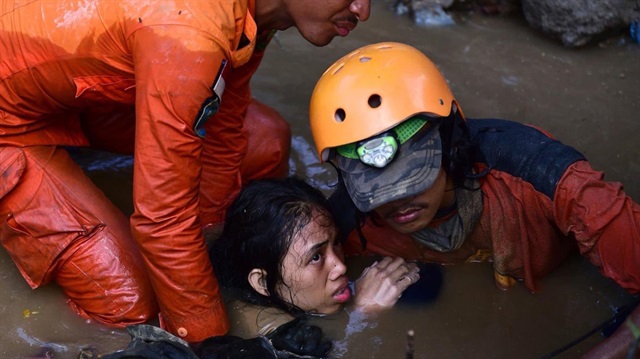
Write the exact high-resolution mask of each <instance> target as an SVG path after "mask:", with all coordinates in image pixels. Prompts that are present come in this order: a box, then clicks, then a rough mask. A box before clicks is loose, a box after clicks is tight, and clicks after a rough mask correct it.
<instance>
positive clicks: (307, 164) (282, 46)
mask: <svg viewBox="0 0 640 359" xmlns="http://www.w3.org/2000/svg"><path fill="white" fill-rule="evenodd" d="M392 4H393V3H392V2H391V1H388V0H373V4H372V16H371V19H370V20H369V21H368V22H366V23H362V24H360V26H359V27H358V29H356V30H355V31H354V32H353V33H352V34H351V35H350V36H349V37H347V38H344V39H336V40H334V42H333V43H332V44H330V45H329V46H327V47H325V48H315V47H313V46H312V45H309V44H308V43H306V42H305V41H304V40H303V39H302V38H301V37H300V36H299V35H298V33H297V31H296V30H295V29H292V30H288V31H284V32H281V33H279V34H278V35H277V37H276V38H275V40H274V42H273V43H272V44H271V45H270V48H269V49H268V51H267V54H266V56H265V59H264V63H263V66H262V67H261V68H260V70H259V71H258V73H257V75H256V76H255V77H254V79H253V83H252V84H253V91H254V96H255V97H256V98H258V99H259V100H261V101H263V102H265V103H267V104H269V105H271V106H273V107H274V108H276V109H278V110H279V111H280V112H281V113H282V114H283V115H284V116H285V118H287V119H288V121H289V122H290V124H291V126H292V132H293V136H294V137H293V152H292V157H291V162H290V163H291V168H292V172H294V173H296V174H298V175H301V176H307V177H309V178H311V179H312V180H313V181H314V182H315V183H316V184H317V185H318V186H320V187H321V188H323V189H324V190H325V191H326V192H327V193H329V191H330V188H331V186H332V184H333V183H334V181H335V175H334V173H333V172H332V170H331V169H330V168H329V167H326V166H324V165H319V164H318V163H317V158H316V154H315V153H314V151H313V149H312V148H313V145H312V140H311V136H310V133H309V129H308V126H307V109H308V102H309V97H310V95H311V91H312V89H313V86H314V84H315V81H316V80H317V79H318V78H319V76H320V75H321V74H322V72H323V71H324V69H325V68H326V67H328V66H329V65H330V64H331V63H332V62H333V61H335V60H336V59H338V58H339V57H341V56H342V55H345V54H346V53H348V52H349V51H351V50H353V49H355V48H357V47H360V46H363V45H365V44H369V43H372V42H379V41H401V42H406V43H409V44H411V45H414V46H416V47H418V48H419V49H421V50H423V51H424V52H425V53H426V54H427V55H428V56H430V57H431V58H432V60H434V62H436V63H437V64H438V66H439V67H440V69H441V70H442V71H443V73H444V74H445V76H446V77H447V78H448V80H449V81H450V84H451V87H452V90H453V92H454V94H455V95H456V97H457V99H458V101H459V102H460V103H461V106H462V108H463V109H464V111H465V114H466V115H467V116H468V117H500V118H507V119H512V120H516V121H519V122H523V123H530V124H534V125H537V126H540V127H543V128H545V129H547V130H549V131H550V132H551V133H552V134H553V135H554V136H555V137H556V138H558V139H560V140H562V141H563V142H565V143H568V144H571V145H573V146H574V147H576V148H577V149H579V150H581V151H583V152H584V153H585V154H586V156H587V158H588V159H589V160H590V161H591V162H592V164H593V166H594V167H595V168H597V169H600V170H603V171H604V172H605V173H606V178H607V179H609V180H612V181H619V182H622V183H624V184H625V189H626V191H627V193H628V194H629V195H630V196H631V197H632V198H633V199H635V200H636V201H639V200H640V146H639V145H638V138H639V137H640V44H634V43H631V40H630V39H629V38H628V37H625V36H620V37H615V38H612V39H610V40H607V41H605V42H602V43H601V44H599V45H596V46H592V47H588V48H583V49H566V48H564V47H562V46H561V45H560V44H558V43H556V42H555V41H553V40H550V39H548V38H546V37H544V36H543V35H540V34H538V33H536V32H535V31H533V30H531V29H530V28H529V27H527V25H526V23H524V20H522V19H521V18H519V17H517V16H509V17H487V16H484V15H481V14H456V16H455V21H456V23H457V24H456V25H454V26H447V27H439V28H420V27H417V26H415V25H414V24H413V23H412V21H411V19H410V18H408V17H407V16H396V15H394V14H393V13H392V12H391V11H390V7H391V5H392ZM83 163H84V165H85V167H86V168H87V170H88V173H89V175H90V176H91V177H92V178H93V179H94V180H95V181H96V182H97V183H98V184H99V186H101V187H102V188H103V189H104V191H105V192H106V193H107V195H108V196H109V197H110V198H112V200H113V201H114V203H116V205H118V206H120V207H121V208H122V209H123V211H125V212H127V213H130V212H131V203H130V194H131V167H130V166H131V162H130V158H127V157H112V156H107V155H93V156H89V157H85V158H84V159H83ZM352 264H353V270H352V272H353V273H357V268H359V267H362V266H363V265H364V263H360V262H358V263H356V262H353V263H352ZM442 275H443V285H442V288H441V289H440V291H439V293H438V296H437V298H436V299H435V300H432V301H429V302H427V303H422V304H419V305H415V304H412V305H408V304H407V305H401V306H399V307H397V308H395V309H394V310H392V311H390V312H388V313H385V314H384V315H381V316H379V317H378V318H375V320H369V321H365V322H362V321H359V320H358V318H350V317H349V316H348V314H347V313H342V314H340V315H338V316H337V317H336V318H334V319H324V320H322V325H323V326H324V327H325V328H327V330H328V333H329V334H330V335H331V336H332V337H333V338H334V339H335V340H336V348H335V351H334V353H333V354H334V356H336V357H343V358H404V356H405V343H406V332H407V330H409V329H412V330H414V331H415V342H414V346H415V357H416V358H429V357H432V358H433V357H439V358H442V357H446V358H467V357H474V358H539V357H541V356H543V355H545V354H547V353H549V352H552V351H553V350H555V349H557V348H559V347H561V346H563V345H564V344H566V343H568V342H570V341H571V340H573V339H575V338H576V337H579V336H581V335H582V334H584V333H586V332H587V331H589V330H590V329H591V328H593V327H595V326H597V325H598V324H600V323H601V322H602V321H604V320H606V319H607V318H609V317H610V316H611V315H613V313H614V310H615V308H616V307H618V306H621V305H624V304H626V303H628V302H629V301H630V300H631V299H632V298H631V296H629V295H628V294H626V293H625V292H624V291H623V290H621V289H620V288H618V287H617V286H616V285H615V284H614V283H612V282H611V281H610V280H608V279H605V278H603V277H602V276H601V275H600V274H599V273H598V272H597V270H596V269H595V268H594V267H593V266H591V265H590V264H589V263H587V262H586V261H585V260H584V259H582V258H581V257H579V256H575V257H572V258H571V259H570V260H569V261H567V262H566V263H565V264H564V265H563V266H562V267H561V268H559V269H558V270H557V271H556V272H554V273H553V274H552V275H550V276H548V277H547V278H546V279H545V280H544V281H543V282H542V283H541V285H540V291H539V292H538V293H535V294H534V293H530V292H528V291H527V290H526V289H525V288H524V286H522V285H518V286H516V287H515V288H513V289H511V290H509V291H506V292H504V291H500V290H498V289H497V288H496V287H495V286H494V285H493V275H492V270H491V266H490V264H488V263H479V264H464V265H456V266H447V267H443V268H442ZM0 279H1V281H0V283H1V284H0V325H1V328H2V330H1V331H0V357H1V358H25V357H35V356H39V355H40V356H42V355H45V353H46V352H49V353H51V354H52V356H53V357H55V358H75V357H77V355H78V352H79V351H80V349H82V348H85V347H93V348H96V350H97V351H98V352H103V353H104V352H109V351H112V350H116V349H120V348H124V347H125V346H126V344H127V343H128V342H129V337H128V335H127V334H126V333H125V332H124V331H123V330H114V329H109V328H105V327H102V326H100V325H98V324H96V323H92V322H87V321H86V320H84V319H82V318H79V317H77V316H75V315H74V314H73V313H72V312H71V310H70V309H69V308H68V306H67V305H66V303H65V298H64V297H63V295H62V292H61V290H60V289H59V288H58V287H56V286H55V285H50V286H47V287H44V288H40V289H37V290H35V291H33V290H31V289H30V288H29V287H28V285H27V284H26V283H25V282H24V280H22V278H21V277H20V275H19V273H18V272H17V270H16V268H15V266H14V265H13V263H12V262H11V260H10V258H9V257H8V255H7V254H6V252H5V251H4V250H3V249H0ZM347 321H349V323H348V325H345V323H347ZM601 340H602V337H601V336H599V335H598V334H596V335H593V336H591V337H589V338H588V339H587V340H586V341H584V342H582V343H581V344H580V345H578V346H576V347H574V348H572V349H570V350H568V351H567V352H565V353H563V354H561V355H560V356H558V357H559V358H579V357H580V356H581V355H582V354H584V353H585V352H586V351H587V350H588V348H590V347H591V346H593V345H595V344H597V343H598V342H599V341H601Z"/></svg>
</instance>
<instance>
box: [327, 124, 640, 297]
mask: <svg viewBox="0 0 640 359" xmlns="http://www.w3.org/2000/svg"><path fill="white" fill-rule="evenodd" d="M467 124H468V127H469V129H470V132H471V136H472V139H473V141H474V142H476V143H477V144H478V146H479V153H478V158H477V160H478V162H477V163H476V164H475V168H476V170H477V173H481V172H483V171H485V170H488V172H487V173H486V174H485V175H484V176H482V177H481V178H480V180H479V181H480V189H479V190H480V191H481V192H482V201H483V209H482V215H481V218H480V220H479V222H478V224H477V225H476V227H475V229H474V230H473V232H472V233H471V234H470V236H469V237H468V238H467V239H466V240H465V242H464V243H463V245H462V246H461V247H460V248H458V249H456V250H454V251H451V252H439V251H436V250H432V249H429V248H428V247H426V246H424V245H422V244H420V243H419V242H418V241H416V240H414V239H413V238H412V237H411V236H409V235H403V234H400V233H398V232H395V231H394V230H393V229H391V228H389V227H387V226H385V225H384V224H383V221H382V220H377V221H375V222H374V221H373V220H372V219H371V218H369V219H368V220H367V221H366V223H365V225H364V227H363V228H362V234H363V235H364V238H365V239H366V250H363V246H362V244H361V239H360V238H359V236H358V234H357V232H356V231H355V230H354V231H352V230H351V229H350V228H349V226H350V225H349V224H348V222H345V223H344V224H343V227H344V228H345V229H344V230H346V232H347V233H350V235H349V238H348V240H347V242H346V245H345V251H346V253H347V254H351V255H353V254H378V255H385V256H400V257H403V258H405V259H410V260H422V261H426V262H439V263H455V262H464V261H486V260H491V261H493V266H494V270H495V280H496V284H497V285H498V286H499V287H501V288H506V287H509V286H510V285H513V283H514V282H515V281H514V279H515V280H521V281H524V284H525V285H526V286H527V288H529V289H530V290H532V291H533V290H536V289H537V285H538V281H539V279H540V278H541V277H543V276H544V275H545V274H547V273H549V272H550V271H552V270H553V269H554V268H556V267H557V266H558V265H559V264H560V263H561V262H562V261H563V260H564V259H566V257H567V256H568V255H569V253H571V251H572V250H575V248H576V246H577V247H578V248H579V250H580V252H581V253H582V254H583V255H585V256H586V257H587V258H588V259H589V260H590V261H591V262H592V263H593V264H594V265H596V266H597V267H598V268H599V269H600V271H601V272H602V273H603V274H604V275H605V276H607V277H609V278H612V279H613V280H615V281H616V282H617V283H618V284H619V285H620V286H622V287H623V288H626V289H627V290H628V291H630V292H632V293H638V292H640V206H638V204H636V203H634V202H633V201H632V200H631V199H630V198H629V197H628V196H626V195H625V193H624V192H623V191H622V185H621V184H619V183H612V182H605V181H604V180H603V174H602V173H601V172H597V171H594V170H593V169H592V168H591V166H590V165H589V163H588V162H587V161H586V160H585V158H584V156H583V155H582V154H581V153H579V152H578V151H576V150H575V149H574V148H572V147H569V146H566V145H563V144H562V143H560V142H559V141H556V140H554V139H552V138H550V137H548V136H547V135H546V134H545V133H543V132H541V131H539V130H537V129H534V128H532V127H529V126H525V125H521V124H519V123H516V122H510V121H504V120H469V121H468V122H467ZM343 208H344V207H343ZM338 215H340V216H344V212H343V213H341V214H338ZM442 220H443V219H442V218H436V219H434V221H433V222H432V224H431V225H432V226H438V224H439V223H442ZM352 226H353V223H352V224H351V228H353V227H352Z"/></svg>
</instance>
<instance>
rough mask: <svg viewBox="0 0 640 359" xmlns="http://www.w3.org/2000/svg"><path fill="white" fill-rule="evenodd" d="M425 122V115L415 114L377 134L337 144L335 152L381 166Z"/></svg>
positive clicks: (371, 164)
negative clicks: (361, 139)
mask: <svg viewBox="0 0 640 359" xmlns="http://www.w3.org/2000/svg"><path fill="white" fill-rule="evenodd" d="M427 122H428V120H427V119H426V118H425V117H420V116H415V117H412V118H410V119H408V120H406V121H404V122H402V123H401V124H399V125H398V126H396V127H394V128H393V129H391V130H389V131H386V132H383V133H381V134H379V135H376V136H373V137H370V138H368V139H366V140H363V141H359V142H355V143H349V144H346V145H343V146H339V147H337V148H336V152H337V153H338V155H341V156H343V157H346V158H351V159H356V160H357V159H359V160H360V161H362V163H364V164H367V165H369V166H372V167H378V168H383V167H385V166H386V165H388V164H389V163H391V161H392V160H393V158H394V157H395V155H396V153H397V152H398V148H399V147H400V145H402V144H403V143H405V142H407V141H408V140H409V139H410V138H411V137H413V135H415V134H416V133H418V131H420V130H421V129H422V128H423V127H424V125H425V124H427Z"/></svg>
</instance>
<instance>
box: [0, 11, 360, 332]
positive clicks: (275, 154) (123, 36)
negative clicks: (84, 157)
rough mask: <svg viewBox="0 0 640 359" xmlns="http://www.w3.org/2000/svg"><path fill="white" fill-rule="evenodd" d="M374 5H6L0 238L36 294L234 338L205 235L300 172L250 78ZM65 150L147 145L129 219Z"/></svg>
mask: <svg viewBox="0 0 640 359" xmlns="http://www.w3.org/2000/svg"><path fill="white" fill-rule="evenodd" d="M369 5H370V0H328V1H317V0H230V1H221V0H209V1H189V0H170V1H169V0H167V1H132V0H122V1H110V0H93V1H69V0H30V1H12V0H2V2H0V54H2V55H0V57H1V60H0V218H2V222H1V223H0V240H1V241H2V245H3V246H4V247H5V249H6V250H7V252H8V253H9V254H10V256H11V257H12V259H13V261H14V262H15V263H16V265H17V267H18V269H19V270H20V272H21V274H22V275H23V277H24V278H25V279H26V281H27V282H28V283H29V285H30V286H31V287H32V288H37V287H39V286H42V285H44V284H46V283H48V282H50V281H55V282H57V283H58V284H59V285H60V286H61V287H62V288H63V290H64V292H65V294H66V295H67V296H68V297H69V299H70V300H69V302H70V303H71V305H72V307H73V308H74V309H75V310H76V311H77V312H78V313H79V314H81V315H83V316H85V317H87V318H91V319H93V320H95V321H97V322H100V323H104V324H108V325H113V326H119V327H122V326H125V325H128V324H133V323H140V322H144V321H147V320H148V319H150V318H153V317H155V316H156V315H158V309H159V311H160V322H161V324H162V325H163V326H164V327H165V328H167V329H168V330H169V331H171V332H172V333H175V334H178V335H179V336H180V337H182V338H184V339H185V340H187V341H189V342H197V341H201V340H203V339H205V338H207V337H210V336H213V335H221V334H224V333H226V331H227V329H228V326H229V323H228V320H227V317H226V313H225V309H224V307H223V304H222V301H221V298H220V295H219V290H218V283H217V281H216V279H215V277H213V276H212V275H211V273H212V269H211V264H210V262H209V258H208V256H207V252H206V248H205V243H204V240H203V228H210V227H212V226H217V225H219V224H220V223H221V222H222V221H223V219H224V212H225V209H226V207H227V206H228V205H229V204H230V203H231V201H232V200H233V199H234V197H235V196H236V194H237V192H238V190H239V188H240V186H241V184H242V183H243V182H246V181H247V180H249V179H252V178H259V177H270V176H282V175H286V173H287V172H288V168H287V164H288V151H289V146H290V134H289V127H288V125H287V123H286V122H285V121H284V119H282V118H281V117H280V116H279V114H278V113H276V112H275V111H274V110H272V109H270V108H268V107H267V106H265V105H262V104H260V103H258V102H256V101H253V100H252V96H251V91H250V88H249V82H250V79H251V76H252V75H253V73H254V72H255V71H256V69H257V67H258V65H259V63H260V61H261V59H262V56H263V54H264V49H265V46H266V45H267V44H268V42H269V40H270V39H271V36H272V35H273V34H274V32H275V31H277V30H284V29H287V28H290V27H292V26H295V27H297V28H298V30H299V32H300V34H301V35H302V36H303V37H304V38H305V39H306V40H307V41H309V42H310V43H312V44H314V45H317V46H323V45H326V44H328V43H329V42H330V41H331V40H332V39H333V38H334V37H336V36H346V35H348V34H349V32H350V31H351V30H353V29H354V28H355V27H356V25H357V23H358V21H359V20H362V21H364V20H366V19H367V18H368V17H369ZM218 110H219V111H218ZM134 130H135V131H134ZM65 146H91V147H94V148H99V149H105V150H109V151H112V152H119V153H129V154H132V153H133V152H135V156H134V165H133V172H134V175H133V205H134V213H133V215H132V216H131V220H130V221H129V220H128V219H127V218H125V216H124V215H123V214H122V213H121V212H120V211H119V209H118V208H116V207H115V206H114V205H113V204H112V203H111V202H110V201H109V200H108V199H107V198H106V197H105V196H104V195H103V193H102V192H101V191H100V190H99V189H98V188H97V187H96V186H95V185H94V184H93V183H92V182H91V180H90V179H89V178H88V177H87V176H85V174H84V173H83V171H82V169H81V168H80V167H79V166H78V165H77V164H76V163H74V162H73V161H72V160H71V159H70V157H69V155H68V153H67V151H66V149H65Z"/></svg>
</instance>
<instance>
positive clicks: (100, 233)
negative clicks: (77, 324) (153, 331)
mask: <svg viewBox="0 0 640 359" xmlns="http://www.w3.org/2000/svg"><path fill="white" fill-rule="evenodd" d="M21 150H22V152H23V153H24V158H25V165H24V172H22V173H21V175H20V178H19V181H18V183H17V185H16V186H15V187H14V188H12V190H11V191H9V192H8V193H7V194H6V195H5V196H4V197H3V198H1V199H0V216H1V217H0V218H2V222H1V223H0V225H1V232H0V240H1V241H2V245H3V246H4V247H5V248H6V250H7V251H8V253H9V254H10V256H11V257H12V259H13V260H14V262H15V263H16V265H17V267H18V269H19V270H20V272H21V273H22V275H23V277H24V278H25V279H26V280H27V282H28V283H29V285H30V286H31V287H32V288H37V287H39V286H41V285H44V284H46V283H48V282H49V281H51V280H54V281H56V282H57V283H58V284H59V285H60V286H61V287H62V289H63V290H64V292H65V294H66V295H67V296H69V298H70V301H71V305H72V307H73V308H74V309H75V310H76V311H77V312H78V313H79V314H80V315H82V316H84V317H87V318H90V319H93V320H96V321H98V322H100V323H104V324H107V325H112V326H118V327H122V326H125V325H128V324H133V323H141V322H145V321H147V320H148V319H150V318H152V317H153V316H155V315H156V314H157V312H158V309H157V304H156V300H155V296H154V294H153V290H152V287H151V284H150V282H149V279H148V277H147V274H146V271H145V269H144V266H143V264H142V263H143V262H142V260H141V258H140V254H139V251H138V249H137V246H136V244H135V242H134V241H133V238H132V237H131V234H130V231H129V221H128V219H127V218H126V217H125V216H124V214H122V213H121V212H120V210H119V209H118V208H117V207H116V206H114V205H113V204H112V203H111V202H110V201H109V200H108V199H107V198H106V197H105V196H104V194H103V193H102V191H100V190H99V189H98V188H97V187H96V186H95V185H94V184H93V183H92V182H91V180H90V179H89V178H88V177H87V176H86V175H85V174H84V173H83V171H82V169H81V168H80V167H79V166H78V165H76V164H75V163H74V162H73V161H72V160H71V159H70V158H69V156H68V154H67V152H66V151H65V150H64V149H62V148H58V147H55V146H34V147H26V148H22V149H21ZM5 152H7V151H5ZM2 153H3V152H2V151H0V156H1V155H2ZM1 162H2V158H0V163H1Z"/></svg>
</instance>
